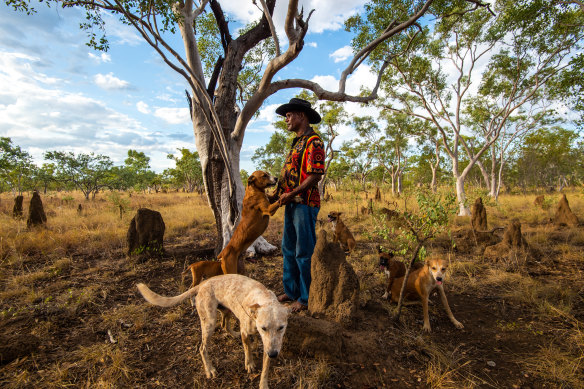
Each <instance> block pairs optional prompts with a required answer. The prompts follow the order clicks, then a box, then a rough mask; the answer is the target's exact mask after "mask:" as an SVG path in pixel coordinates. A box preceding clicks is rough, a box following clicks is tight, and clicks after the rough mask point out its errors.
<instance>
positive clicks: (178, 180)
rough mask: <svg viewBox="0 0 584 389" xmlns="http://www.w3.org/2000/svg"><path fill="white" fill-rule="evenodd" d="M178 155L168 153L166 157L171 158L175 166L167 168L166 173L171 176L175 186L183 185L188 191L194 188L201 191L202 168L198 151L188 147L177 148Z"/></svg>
mask: <svg viewBox="0 0 584 389" xmlns="http://www.w3.org/2000/svg"><path fill="white" fill-rule="evenodd" d="M178 151H180V156H179V155H174V154H168V155H167V156H166V157H167V158H168V159H172V160H173V161H174V162H175V164H176V166H175V168H174V169H168V171H167V174H168V175H170V176H172V177H173V179H174V183H175V184H176V185H177V186H183V188H185V190H186V191H187V192H189V193H191V192H193V191H194V190H195V189H196V190H197V191H199V192H200V191H201V189H202V187H203V169H202V168H201V160H200V159H199V153H198V152H196V151H191V150H189V149H185V148H183V149H178Z"/></svg>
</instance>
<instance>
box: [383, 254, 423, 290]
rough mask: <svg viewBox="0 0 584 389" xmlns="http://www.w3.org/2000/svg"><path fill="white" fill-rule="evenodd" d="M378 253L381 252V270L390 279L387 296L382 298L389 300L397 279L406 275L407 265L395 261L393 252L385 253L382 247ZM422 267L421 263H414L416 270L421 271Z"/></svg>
mask: <svg viewBox="0 0 584 389" xmlns="http://www.w3.org/2000/svg"><path fill="white" fill-rule="evenodd" d="M377 251H378V252H379V270H380V271H382V272H384V273H385V275H386V276H387V278H388V281H387V288H385V294H384V295H383V296H382V298H384V299H388V298H389V297H390V296H391V288H392V286H393V282H394V281H395V279H396V278H400V277H403V276H405V275H406V265H405V264H404V263H403V262H402V261H398V260H397V259H393V256H394V254H393V253H392V252H391V251H390V252H389V253H384V252H383V251H381V247H379V248H378V249H377ZM422 266H423V264H421V263H418V262H415V263H414V269H419V268H420V267H422ZM414 269H412V270H414ZM398 297H399V296H398Z"/></svg>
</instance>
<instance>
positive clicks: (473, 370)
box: [0, 219, 584, 388]
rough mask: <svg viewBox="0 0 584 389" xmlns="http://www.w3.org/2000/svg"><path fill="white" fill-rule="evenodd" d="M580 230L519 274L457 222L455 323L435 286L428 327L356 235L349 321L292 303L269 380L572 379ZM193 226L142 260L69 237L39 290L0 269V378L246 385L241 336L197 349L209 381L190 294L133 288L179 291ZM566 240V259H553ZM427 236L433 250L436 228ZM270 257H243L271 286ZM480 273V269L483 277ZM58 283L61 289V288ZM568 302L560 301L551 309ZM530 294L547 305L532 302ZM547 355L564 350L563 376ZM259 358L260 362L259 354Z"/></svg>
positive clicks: (422, 384) (582, 259)
mask: <svg viewBox="0 0 584 389" xmlns="http://www.w3.org/2000/svg"><path fill="white" fill-rule="evenodd" d="M350 221H351V220H350V219H349V222H350ZM281 228H282V226H281V222H280V221H278V220H273V221H272V222H271V223H270V227H269V229H268V231H267V234H266V237H267V239H268V241H270V242H272V243H275V244H278V245H279V243H278V242H279V239H280V231H281ZM534 228H535V227H534ZM578 229H580V230H581V229H582V227H575V229H572V230H569V229H564V230H560V231H556V232H555V235H550V236H551V238H550V239H551V240H552V241H553V242H552V243H553V246H549V247H552V249H549V250H547V252H544V253H543V254H544V255H543V257H542V258H541V259H539V260H535V261H528V262H526V263H525V264H523V265H522V268H521V271H519V272H509V271H506V270H505V269H504V266H502V265H501V264H500V263H497V264H495V263H493V262H488V261H486V260H484V259H482V258H481V257H480V255H477V254H476V253H477V251H476V250H477V249H476V248H472V247H471V246H472V245H469V246H468V247H467V248H466V249H465V248H464V247H465V246H464V244H463V243H465V242H463V241H462V240H465V239H466V238H464V233H463V232H461V231H462V229H460V230H461V231H459V234H458V236H459V237H458V238H457V234H456V231H455V233H454V234H453V236H454V240H455V241H457V239H460V240H461V241H460V243H459V244H458V245H457V246H458V247H460V248H459V249H458V251H454V252H453V255H455V256H456V261H457V262H458V263H459V265H458V266H456V267H455V268H453V270H452V274H451V276H450V278H449V279H448V280H447V281H446V285H445V289H446V293H447V296H448V299H449V302H450V306H451V308H452V311H453V313H454V315H455V316H456V318H457V319H458V320H459V321H460V322H461V323H463V324H464V329H462V330H458V329H456V328H455V327H454V326H453V325H452V324H451V323H450V321H449V319H448V317H447V315H446V313H445V312H444V310H443V309H442V306H441V303H440V300H439V298H438V296H436V295H434V296H433V297H432V300H433V301H434V304H432V305H431V307H430V321H431V325H432V330H433V331H432V332H431V333H424V332H423V331H422V309H421V306H419V305H414V306H407V307H405V308H404V311H403V313H402V317H401V320H400V322H399V323H396V322H394V321H393V320H392V319H391V314H392V312H393V309H394V308H395V306H394V305H392V304H390V303H389V302H387V301H385V300H382V299H381V295H382V294H383V292H384V287H385V285H384V281H385V280H384V277H383V275H382V274H379V273H378V272H377V256H376V255H375V253H376V251H375V248H376V242H374V241H359V243H358V247H357V252H356V254H355V255H353V256H351V257H350V258H349V262H350V263H351V264H353V266H354V268H355V269H356V272H357V274H358V276H359V278H360V281H361V289H362V290H361V310H360V315H361V316H360V319H359V320H358V322H357V323H356V324H355V325H354V326H353V327H351V328H343V327H340V326H339V325H336V324H334V323H329V322H326V321H323V320H318V319H315V318H312V317H310V314H309V313H307V312H302V313H299V314H293V315H292V316H291V317H290V319H289V326H288V329H287V332H286V340H285V344H284V347H283V350H282V353H281V354H280V356H279V357H278V358H277V360H276V361H274V362H273V363H272V367H271V372H270V376H269V383H270V386H271V387H272V388H426V387H480V388H556V387H578V386H579V384H580V383H582V382H583V381H582V366H581V363H582V360H583V357H582V355H583V354H582V351H583V347H584V346H583V344H582V333H581V332H580V329H581V325H582V323H583V322H584V299H583V290H584V281H583V279H584V278H583V277H582V275H583V271H584V241H583V239H582V238H581V232H579V231H580V230H578ZM554 231H555V230H554ZM574 231H576V232H574ZM575 233H576V234H580V235H579V236H580V238H578V239H576V242H575V243H574V242H572V239H571V238H570V236H572V235H573V234H575ZM205 234H207V235H205V236H203V235H201V236H196V237H194V238H193V237H191V236H187V237H184V238H173V239H172V240H170V241H168V242H166V244H165V249H166V253H165V255H164V257H163V258H162V259H161V260H158V259H151V260H148V261H146V262H144V263H138V262H137V261H135V260H132V259H128V258H126V257H125V254H124V252H123V249H121V248H120V249H119V250H118V251H115V252H114V253H111V252H107V253H105V252H104V253H101V254H100V253H91V254H87V253H86V252H84V248H83V247H74V248H71V249H70V256H71V258H72V261H71V262H70V263H69V264H68V265H67V266H64V267H63V268H58V269H57V270H55V274H53V275H51V276H50V277H45V278H41V279H39V280H35V290H37V291H38V292H37V293H38V295H36V296H33V297H30V299H29V300H30V303H28V304H22V305H18V306H17V305H16V304H14V300H13V299H11V298H10V295H9V294H7V293H6V288H7V285H8V283H7V277H9V276H10V275H11V274H15V273H17V271H18V269H15V268H10V266H5V267H3V270H2V272H3V273H2V278H3V279H2V282H3V290H4V292H5V293H4V295H3V296H4V298H3V299H2V301H0V308H1V310H2V315H1V317H0V344H2V345H3V346H1V347H2V349H1V352H2V359H3V360H2V362H1V365H0V386H2V387H35V388H38V387H47V388H49V387H88V388H89V387H120V388H158V387H167V388H176V387H195V388H199V387H200V388H203V387H204V388H254V387H257V386H258V384H259V371H258V372H256V373H253V374H247V373H246V371H245V369H244V364H243V348H242V346H241V340H240V339H234V338H232V337H230V336H229V335H228V334H227V333H225V332H224V331H221V330H220V329H218V330H217V332H216V333H215V335H214V336H213V338H212V342H211V347H210V350H209V355H210V356H211V358H212V360H213V363H214V364H215V366H216V368H217V371H218V377H217V378H215V379H212V380H207V379H206V378H205V375H204V372H203V369H202V365H201V359H200V356H199V354H198V345H199V342H200V328H199V320H198V317H197V316H196V314H195V315H193V314H192V310H191V307H190V304H188V302H185V303H183V304H182V305H180V306H177V307H173V308H159V307H154V306H150V305H148V304H147V303H146V302H145V301H144V300H143V299H142V297H141V296H140V295H139V293H138V292H137V289H136V287H135V285H136V283H138V282H144V283H146V284H147V285H148V286H149V287H150V288H151V289H152V290H154V291H156V292H158V293H160V294H163V295H176V294H178V292H181V291H184V290H185V289H186V285H188V284H189V283H190V276H187V279H186V280H185V281H184V282H181V272H182V271H183V269H184V266H185V263H187V264H188V263H192V262H194V261H196V260H201V259H211V258H212V257H210V252H209V250H206V249H209V245H208V243H207V242H209V241H212V239H213V237H212V235H211V233H209V232H205ZM524 234H526V236H527V238H528V240H529V226H526V227H524ZM570 234H572V235H570ZM499 236H500V235H499ZM554 239H555V240H554ZM199 242H205V243H204V244H201V243H199ZM466 243H468V242H466ZM567 244H569V245H570V247H571V251H570V252H571V253H572V256H571V257H570V258H572V259H571V260H566V259H565V258H566V256H565V255H564V251H565V246H566V245H567ZM430 246H431V247H430V249H431V250H438V251H440V250H442V251H444V247H441V243H440V242H439V241H438V240H437V241H436V242H434V243H431V244H430ZM546 247H548V246H546ZM201 253H203V254H205V255H201ZM574 253H575V254H574ZM19 266H21V267H26V269H27V270H28V271H29V272H33V271H34V270H35V268H37V269H41V268H46V266H47V263H46V260H45V258H44V255H43V253H38V254H37V255H36V256H34V257H32V258H29V259H28V260H27V261H26V262H25V263H21V264H19ZM281 268H282V257H281V256H280V255H279V252H278V253H276V254H275V255H272V256H266V257H262V258H259V259H258V261H257V262H256V263H248V264H247V269H248V271H249V275H250V276H251V277H252V278H255V279H258V280H259V281H261V282H262V283H264V284H265V285H266V286H267V287H268V288H270V289H272V290H274V291H275V292H276V293H277V294H278V293H280V292H282V286H281V276H282V271H281ZM494 271H496V272H497V274H498V275H497V276H496V277H495V276H494V273H493V272H494ZM517 273H519V275H518V276H517V277H516V274H517ZM487 276H488V277H489V280H491V281H489V282H482V281H481V279H486V278H487ZM526 280H529V282H537V285H538V287H537V288H535V287H530V286H529V285H531V284H529V285H525V282H527V281H526ZM533 285H536V284H533ZM541 285H544V286H549V288H551V289H550V290H551V291H549V290H548V289H546V288H545V287H542V286H541ZM519 289H521V290H523V291H525V290H527V291H529V290H533V293H540V295H544V296H543V297H542V296H539V297H541V298H540V299H536V298H534V299H532V300H530V299H529V296H527V297H526V296H524V295H523V296H522V297H517V296H516V295H514V294H513V292H514V291H518V290H519ZM79 290H82V291H85V292H81V293H80V292H78V291H79ZM66 291H69V293H70V296H69V297H63V294H64V293H65V294H66ZM562 291H567V292H566V293H565V295H564V293H563V292H562ZM84 293H86V294H87V295H84ZM523 293H525V292H523ZM546 293H547V294H546ZM548 294H549V295H548ZM57 296H60V297H57ZM544 297H545V298H544ZM567 300H569V303H570V307H571V309H569V313H565V312H564V311H561V310H558V309H557V308H554V307H557V306H561V304H562V302H563V301H567ZM530 301H533V302H530ZM538 301H539V302H538ZM541 301H546V302H548V305H546V306H542V304H544V305H545V303H541ZM15 306H17V308H15ZM15 309H16V311H15ZM554 353H555V354H554ZM554 355H555V356H565V357H566V358H567V360H568V362H566V363H567V364H568V365H569V366H572V371H571V372H570V374H566V373H565V372H564V370H562V369H564V368H565V365H566V364H565V363H564V364H562V363H560V362H559V359H558V360H557V361H556V360H555V359H554V358H555V357H552V356H554ZM548 356H549V357H548ZM552 359H554V360H552ZM257 360H259V361H260V363H261V356H260V354H259V352H256V361H257ZM570 363H571V364H570ZM554 369H555V370H554ZM574 369H575V370H574ZM542 370H545V371H543V372H542Z"/></svg>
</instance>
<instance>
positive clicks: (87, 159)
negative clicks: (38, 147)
mask: <svg viewBox="0 0 584 389" xmlns="http://www.w3.org/2000/svg"><path fill="white" fill-rule="evenodd" d="M44 157H45V159H47V160H49V161H52V162H53V163H54V165H55V177H56V180H59V181H62V182H66V183H69V184H71V185H73V186H74V187H75V188H77V189H78V190H80V191H81V193H83V195H84V196H85V199H89V196H92V198H95V194H96V193H97V191H98V190H99V189H101V188H103V187H109V186H110V185H111V178H112V175H111V169H112V167H113V162H112V160H111V159H110V158H109V157H108V156H106V155H101V154H100V155H95V154H94V153H89V154H84V153H79V154H77V155H75V154H74V153H71V152H64V151H48V152H46V153H45V154H44Z"/></svg>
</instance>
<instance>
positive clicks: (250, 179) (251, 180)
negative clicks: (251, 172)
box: [247, 176, 256, 186]
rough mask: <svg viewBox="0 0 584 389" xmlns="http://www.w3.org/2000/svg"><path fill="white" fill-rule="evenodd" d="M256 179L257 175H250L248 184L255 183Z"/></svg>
mask: <svg viewBox="0 0 584 389" xmlns="http://www.w3.org/2000/svg"><path fill="white" fill-rule="evenodd" d="M255 180H256V177H255V176H249V178H248V179H247V186H250V185H251V184H252V183H254V182H255Z"/></svg>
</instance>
